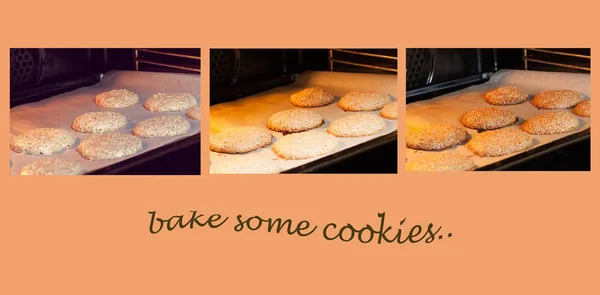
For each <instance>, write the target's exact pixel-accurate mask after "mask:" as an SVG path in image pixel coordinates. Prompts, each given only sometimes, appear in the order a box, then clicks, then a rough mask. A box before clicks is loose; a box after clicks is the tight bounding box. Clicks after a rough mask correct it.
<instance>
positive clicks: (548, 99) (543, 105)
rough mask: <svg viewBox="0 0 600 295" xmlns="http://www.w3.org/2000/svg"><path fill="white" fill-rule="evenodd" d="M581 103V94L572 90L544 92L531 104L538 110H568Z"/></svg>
mask: <svg viewBox="0 0 600 295" xmlns="http://www.w3.org/2000/svg"><path fill="white" fill-rule="evenodd" d="M582 101H583V94H581V93H580V92H577V91H573V90H564V89H562V90H545V91H542V92H540V93H539V94H538V95H536V96H535V97H534V98H533V100H532V101H531V104H533V105H534V106H535V107H536V108H538V109H545V110H552V109H568V108H572V107H574V106H575V105H577V104H578V103H580V102H582Z"/></svg>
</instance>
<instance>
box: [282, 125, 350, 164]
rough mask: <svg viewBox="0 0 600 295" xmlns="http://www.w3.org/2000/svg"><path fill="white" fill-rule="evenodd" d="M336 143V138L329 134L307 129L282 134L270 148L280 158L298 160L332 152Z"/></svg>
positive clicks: (336, 146)
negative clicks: (300, 131) (305, 130)
mask: <svg viewBox="0 0 600 295" xmlns="http://www.w3.org/2000/svg"><path fill="white" fill-rule="evenodd" d="M338 145H339V141H338V139H337V138H335V137H334V136H333V135H331V134H328V133H325V132H319V131H307V132H302V133H294V134H290V135H286V136H284V137H283V138H282V139H280V140H278V141H277V142H276V143H275V144H274V145H273V148H272V150H273V152H274V153H275V154H276V155H277V156H278V157H280V158H283V159H287V160H300V159H309V158H314V157H318V156H321V155H324V154H327V153H330V152H333V151H334V150H335V149H337V148H338Z"/></svg>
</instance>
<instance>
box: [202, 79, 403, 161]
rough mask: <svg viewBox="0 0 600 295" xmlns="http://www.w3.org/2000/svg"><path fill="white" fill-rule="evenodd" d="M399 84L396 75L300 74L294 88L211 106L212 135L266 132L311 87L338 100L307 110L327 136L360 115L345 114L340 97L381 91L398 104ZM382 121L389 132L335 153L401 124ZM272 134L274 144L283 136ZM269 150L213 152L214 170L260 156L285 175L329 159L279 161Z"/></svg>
mask: <svg viewBox="0 0 600 295" xmlns="http://www.w3.org/2000/svg"><path fill="white" fill-rule="evenodd" d="M397 80H398V79H397V76H396V75H375V74H354V73H337V72H306V73H303V74H301V75H300V76H299V77H298V78H297V79H296V82H295V83H294V84H291V85H287V86H283V87H278V88H274V89H271V90H269V91H266V92H263V93H259V94H256V95H252V96H248V97H245V98H242V99H238V100H236V101H234V102H228V103H222V104H218V105H214V106H212V107H211V109H210V129H211V134H216V133H218V132H220V131H222V130H224V129H227V128H230V127H235V126H258V127H264V128H266V124H267V120H268V119H269V117H270V116H271V115H272V114H274V113H276V112H279V111H282V110H287V109H295V108H296V107H295V106H293V105H292V104H291V103H290V95H291V94H293V93H295V92H298V91H301V90H303V89H305V88H308V87H323V88H325V89H327V90H329V91H331V93H332V94H333V95H334V96H335V97H336V98H335V101H334V103H332V104H330V105H328V106H324V107H319V108H310V109H308V110H311V111H314V112H317V113H319V114H321V116H323V119H324V120H325V124H323V125H322V126H321V127H319V128H316V129H314V130H317V131H319V132H326V131H327V128H328V127H329V125H330V124H331V122H332V121H334V120H336V119H340V118H343V117H346V116H350V115H354V114H357V112H345V111H343V110H342V109H340V108H339V107H338V106H337V102H338V101H339V100H340V98H341V96H343V95H344V94H346V93H348V92H351V91H358V90H365V91H378V92H383V93H387V94H389V95H390V96H391V97H392V100H393V101H396V97H397V92H398V87H397V86H398V81H397ZM361 113H374V114H378V115H379V111H372V112H361ZM383 119H384V120H385V121H386V128H385V129H384V130H383V131H382V132H380V133H378V134H376V135H372V136H365V137H357V138H339V140H340V145H339V147H338V149H337V150H335V151H334V152H333V153H338V152H341V151H343V150H345V149H347V148H349V147H352V146H356V145H358V144H361V143H364V142H367V141H370V140H373V139H375V138H377V137H381V136H384V135H386V134H389V133H392V132H394V131H397V130H398V123H397V121H396V120H387V119H385V118H383ZM271 133H272V134H273V135H274V136H275V138H276V139H275V141H276V140H278V139H280V138H281V137H282V136H283V135H282V134H281V133H279V132H274V131H272V132H271ZM275 141H273V142H275ZM270 148H271V146H269V147H266V148H262V149H259V150H257V151H254V152H251V153H248V154H242V155H230V154H220V153H215V152H211V153H210V162H211V166H212V165H215V164H218V163H219V162H220V161H228V160H229V159H232V158H233V157H245V156H248V155H259V156H261V157H264V158H266V159H270V160H272V161H277V163H278V164H279V166H280V167H281V168H282V171H285V170H289V169H292V168H295V167H298V166H301V165H304V164H306V163H309V162H312V161H315V160H317V159H319V158H323V157H326V156H327V155H323V156H321V157H317V158H312V159H305V160H284V159H281V158H279V157H277V156H276V155H275V154H274V153H273V152H272V151H271V149H270ZM333 153H330V154H333Z"/></svg>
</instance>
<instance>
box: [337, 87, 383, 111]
mask: <svg viewBox="0 0 600 295" xmlns="http://www.w3.org/2000/svg"><path fill="white" fill-rule="evenodd" d="M390 102H392V99H391V98H390V96H389V95H387V94H384V93H379V92H372V91H354V92H350V93H348V94H346V95H344V96H342V98H341V99H340V101H339V102H338V107H339V108H340V109H342V110H344V111H350V112H365V111H375V110H380V109H382V108H383V107H384V106H385V105H386V104H388V103H390Z"/></svg>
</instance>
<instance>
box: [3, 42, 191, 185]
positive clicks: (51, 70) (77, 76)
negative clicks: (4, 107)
mask: <svg viewBox="0 0 600 295" xmlns="http://www.w3.org/2000/svg"><path fill="white" fill-rule="evenodd" d="M200 58H201V55H200V49H197V48H195V49H193V48H189V49H187V48H185V49H167V48H153V49H144V48H110V49H109V48H77V49H60V48H11V49H10V107H11V108H13V107H16V106H18V105H21V104H26V103H31V102H36V101H40V100H43V99H46V98H49V97H52V96H53V95H57V94H60V93H65V92H69V91H72V90H75V89H77V88H80V87H84V86H90V85H94V84H96V83H98V82H99V81H100V79H101V77H102V75H103V74H104V73H106V72H108V71H113V70H129V71H151V72H173V73H197V74H199V73H200ZM199 151H200V137H199V136H191V137H189V138H186V139H184V140H181V141H178V142H176V143H173V144H169V145H166V146H163V147H161V148H159V149H156V150H152V151H148V152H145V153H143V154H141V155H138V156H136V157H133V158H130V159H127V160H124V161H121V162H119V163H118V164H115V165H112V166H109V167H105V168H102V169H99V170H96V171H93V172H91V173H90V174H121V175H191V174H195V175H197V174H200V153H199Z"/></svg>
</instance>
